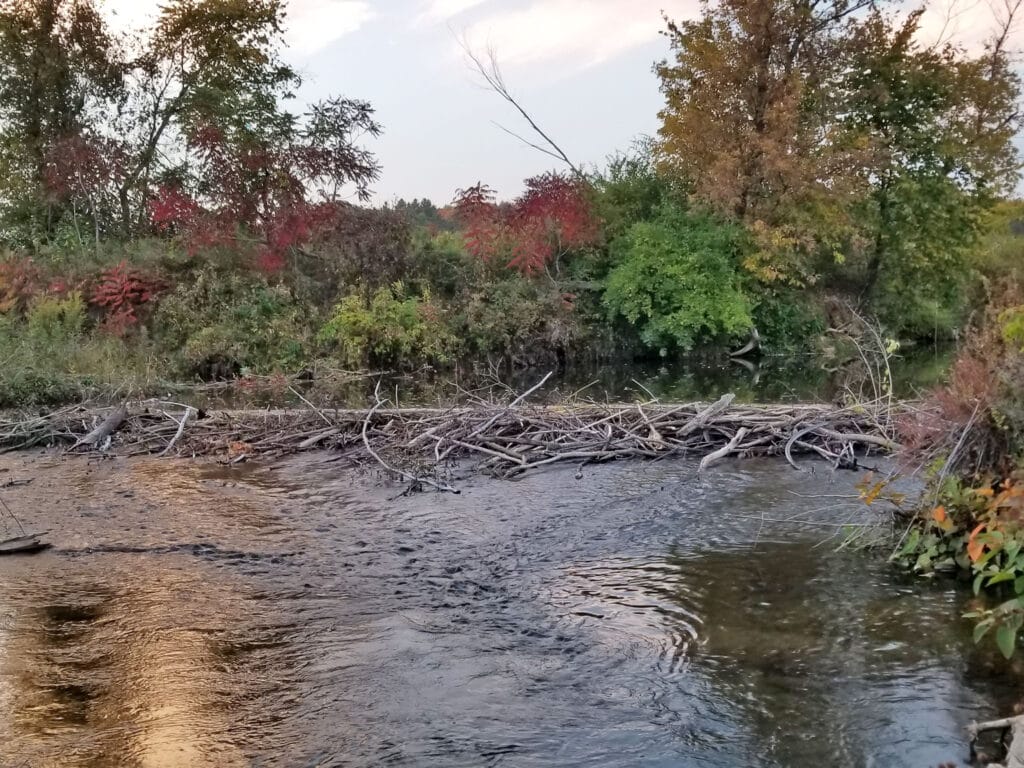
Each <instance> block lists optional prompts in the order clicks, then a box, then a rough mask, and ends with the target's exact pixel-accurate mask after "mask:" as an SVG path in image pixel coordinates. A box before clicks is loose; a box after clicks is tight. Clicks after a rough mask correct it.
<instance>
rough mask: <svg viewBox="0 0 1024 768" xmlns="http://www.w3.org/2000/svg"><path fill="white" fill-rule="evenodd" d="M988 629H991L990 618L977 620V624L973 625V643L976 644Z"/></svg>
mask: <svg viewBox="0 0 1024 768" xmlns="http://www.w3.org/2000/svg"><path fill="white" fill-rule="evenodd" d="M990 629H992V620H991V619H985V620H984V621H979V622H978V623H977V624H975V625H974V643H975V645H977V644H978V643H980V642H981V639H982V638H983V637H984V636H985V635H987V634H988V631H989V630H990Z"/></svg>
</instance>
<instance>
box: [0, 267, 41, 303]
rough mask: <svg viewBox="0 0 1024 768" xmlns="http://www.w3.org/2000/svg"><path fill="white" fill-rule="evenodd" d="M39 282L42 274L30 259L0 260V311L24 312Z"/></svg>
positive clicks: (37, 289) (36, 292)
mask: <svg viewBox="0 0 1024 768" xmlns="http://www.w3.org/2000/svg"><path fill="white" fill-rule="evenodd" d="M41 284H42V274H41V272H40V271H39V268H38V267H37V266H36V265H35V262H33V261H32V259H7V260H4V261H0V313H5V312H24V311H25V310H26V309H28V305H29V304H30V303H31V301H32V299H33V298H34V297H35V296H36V295H37V294H38V293H39V290H40V286H41Z"/></svg>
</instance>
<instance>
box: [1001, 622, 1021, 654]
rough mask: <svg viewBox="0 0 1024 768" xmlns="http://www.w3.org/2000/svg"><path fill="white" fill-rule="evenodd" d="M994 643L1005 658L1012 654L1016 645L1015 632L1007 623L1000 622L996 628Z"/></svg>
mask: <svg viewBox="0 0 1024 768" xmlns="http://www.w3.org/2000/svg"><path fill="white" fill-rule="evenodd" d="M996 645H998V646H999V651H1000V653H1002V654H1003V656H1005V657H1006V658H1010V657H1011V656H1013V650H1014V648H1015V647H1016V645H1017V633H1016V632H1014V630H1013V627H1011V626H1010V625H1008V624H1000V625H999V629H997V630H996Z"/></svg>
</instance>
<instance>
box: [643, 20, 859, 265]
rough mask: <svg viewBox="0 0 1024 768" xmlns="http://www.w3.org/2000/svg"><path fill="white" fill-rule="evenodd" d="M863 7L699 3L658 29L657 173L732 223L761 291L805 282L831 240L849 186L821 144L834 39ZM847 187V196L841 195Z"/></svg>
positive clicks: (851, 181) (841, 162)
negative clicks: (663, 30)
mask: <svg viewBox="0 0 1024 768" xmlns="http://www.w3.org/2000/svg"><path fill="white" fill-rule="evenodd" d="M867 5H868V2H867V0H825V1H824V2H819V1H818V0H720V2H711V1H710V0H703V2H702V5H701V14H700V17H699V18H697V19H695V20H692V21H683V22H673V21H669V22H668V30H667V36H668V38H669V41H670V44H671V46H672V53H673V56H672V58H671V59H669V60H667V61H665V62H662V63H661V64H660V65H659V66H658V67H657V73H658V76H659V77H660V79H661V88H662V92H663V93H664V95H665V106H664V108H663V109H662V111H661V113H660V117H661V121H662V125H661V129H660V131H659V138H660V142H659V147H658V149H659V155H660V160H661V166H662V168H663V170H665V171H666V172H667V173H668V174H670V175H671V176H672V177H674V178H676V179H678V180H680V181H683V182H685V183H687V184H689V185H690V186H691V188H692V190H693V193H694V195H695V196H696V197H697V198H698V199H699V200H701V201H703V202H704V203H705V204H707V205H710V206H711V207H712V208H713V209H714V210H715V211H717V212H718V213H720V214H723V215H729V216H733V217H735V218H736V219H737V220H739V221H742V222H744V223H745V224H747V225H748V226H749V227H750V228H751V231H752V233H753V234H754V235H755V239H756V241H757V242H758V244H759V248H757V249H755V250H754V251H753V252H752V253H751V254H750V256H749V257H748V260H747V265H746V266H747V268H748V269H749V270H750V271H751V272H753V273H754V274H755V275H756V276H758V277H759V278H760V279H762V280H763V281H764V282H768V283H772V282H789V283H797V284H801V283H805V282H807V281H808V280H809V279H811V278H812V277H813V272H812V261H813V257H814V256H815V254H816V250H817V248H818V247H819V246H820V245H821V244H822V243H826V244H828V245H830V246H833V247H834V246H835V245H836V244H837V243H840V242H842V240H843V239H844V237H845V235H846V232H847V230H848V228H849V226H850V223H851V222H850V219H849V216H848V211H847V209H846V207H845V206H844V202H845V200H846V199H847V197H848V196H849V195H850V194H851V193H852V192H853V191H854V189H856V187H857V186H858V184H857V182H858V179H857V178H856V177H855V176H851V175H847V174H844V173H842V172H841V171H842V170H843V169H844V168H846V167H847V166H848V165H849V161H848V159H847V158H846V157H845V155H846V150H845V148H843V147H840V146H837V145H836V144H835V142H834V141H832V140H831V139H832V133H833V129H834V111H835V107H834V105H833V103H832V91H831V89H832V87H833V86H834V79H835V77H836V76H837V74H838V73H839V72H840V71H841V66H842V62H841V61H840V60H839V57H837V55H836V54H837V50H838V47H839V44H840V42H841V40H842V39H843V38H844V37H845V36H846V35H847V34H848V30H849V28H850V27H851V26H852V25H854V24H855V23H856V22H855V20H854V19H855V18H856V13H857V12H858V11H860V10H861V9H863V8H864V7H866V6H867ZM851 187H852V188H853V189H851Z"/></svg>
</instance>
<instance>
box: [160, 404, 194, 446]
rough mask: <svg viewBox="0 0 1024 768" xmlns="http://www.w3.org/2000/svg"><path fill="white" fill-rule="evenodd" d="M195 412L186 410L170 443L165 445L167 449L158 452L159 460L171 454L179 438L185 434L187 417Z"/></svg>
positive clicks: (190, 409)
mask: <svg viewBox="0 0 1024 768" xmlns="http://www.w3.org/2000/svg"><path fill="white" fill-rule="evenodd" d="M194 412H195V409H194V408H191V407H189V408H186V409H185V413H184V414H183V415H182V417H181V421H180V422H179V423H178V431H177V432H175V433H174V437H172V438H171V442H169V443H168V444H167V447H166V448H164V449H163V450H162V451H160V458H163V457H164V456H166V455H167V454H169V453H170V452H171V450H172V449H173V448H174V446H175V445H177V443H178V441H179V440H181V436H182V435H183V434H185V424H187V423H188V419H189V416H191V415H192V414H193V413H194Z"/></svg>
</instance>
